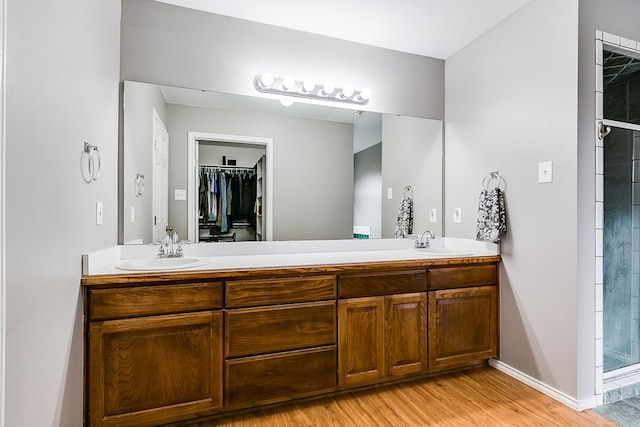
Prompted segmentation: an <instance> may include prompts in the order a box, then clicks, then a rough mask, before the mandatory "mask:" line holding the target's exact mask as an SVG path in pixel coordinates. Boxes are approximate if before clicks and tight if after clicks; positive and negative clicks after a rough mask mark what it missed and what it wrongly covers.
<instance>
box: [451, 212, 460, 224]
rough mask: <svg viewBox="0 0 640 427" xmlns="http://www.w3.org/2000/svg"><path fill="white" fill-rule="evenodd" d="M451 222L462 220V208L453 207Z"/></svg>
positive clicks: (457, 222) (458, 222)
mask: <svg viewBox="0 0 640 427" xmlns="http://www.w3.org/2000/svg"><path fill="white" fill-rule="evenodd" d="M453 222H454V224H460V223H461V222H462V208H455V209H453Z"/></svg>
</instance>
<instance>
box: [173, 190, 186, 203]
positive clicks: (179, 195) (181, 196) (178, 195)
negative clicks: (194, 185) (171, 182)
mask: <svg viewBox="0 0 640 427" xmlns="http://www.w3.org/2000/svg"><path fill="white" fill-rule="evenodd" d="M174 198H175V200H187V190H179V189H177V188H176V190H175V196H174Z"/></svg>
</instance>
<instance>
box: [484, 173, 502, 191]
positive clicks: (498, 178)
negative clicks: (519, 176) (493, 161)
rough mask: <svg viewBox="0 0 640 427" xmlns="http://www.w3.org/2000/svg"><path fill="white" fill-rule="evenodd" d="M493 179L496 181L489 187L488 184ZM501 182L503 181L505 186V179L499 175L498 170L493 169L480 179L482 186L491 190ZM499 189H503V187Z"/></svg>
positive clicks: (498, 186)
mask: <svg viewBox="0 0 640 427" xmlns="http://www.w3.org/2000/svg"><path fill="white" fill-rule="evenodd" d="M494 180H495V181H496V183H495V185H494V186H493V187H491V188H489V185H490V184H491V182H492V181H494ZM501 183H504V187H505V188H506V187H507V181H505V180H504V178H503V177H502V176H500V173H499V172H498V171H493V172H490V173H489V175H487V176H485V177H484V179H483V180H482V188H484V189H485V190H493V189H495V188H500V184H501ZM500 189H501V190H503V191H504V188H500Z"/></svg>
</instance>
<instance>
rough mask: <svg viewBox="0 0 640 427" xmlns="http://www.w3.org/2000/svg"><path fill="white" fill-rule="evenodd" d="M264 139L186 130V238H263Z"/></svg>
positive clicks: (266, 145) (266, 151)
mask: <svg viewBox="0 0 640 427" xmlns="http://www.w3.org/2000/svg"><path fill="white" fill-rule="evenodd" d="M270 144H271V140H270V139H267V138H255V137H243V136H236V135H220V134H204V133H197V134H196V133H190V134H189V163H190V164H191V165H190V170H191V171H192V173H190V176H193V179H190V180H189V183H188V184H189V185H188V193H189V197H188V200H189V209H188V222H189V226H188V234H189V240H191V241H193V242H240V241H255V240H269V238H268V235H267V231H268V228H269V227H268V224H267V210H266V206H267V203H268V200H267V198H268V197H267V196H268V193H269V192H268V189H267V183H268V182H269V178H268V174H267V173H266V171H267V161H268V154H269V151H270Z"/></svg>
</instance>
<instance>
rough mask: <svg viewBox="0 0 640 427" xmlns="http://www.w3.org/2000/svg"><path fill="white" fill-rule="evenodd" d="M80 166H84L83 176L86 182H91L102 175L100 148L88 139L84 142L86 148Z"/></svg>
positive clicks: (81, 156)
mask: <svg viewBox="0 0 640 427" xmlns="http://www.w3.org/2000/svg"><path fill="white" fill-rule="evenodd" d="M85 159H86V160H85ZM85 165H86V168H85ZM80 166H81V168H82V178H83V179H84V180H85V182H87V183H90V182H92V181H97V180H98V178H99V177H100V168H101V166H102V160H101V159H100V150H98V147H96V146H95V145H91V144H89V143H88V142H86V141H85V142H84V149H83V150H82V154H81V155H80ZM85 171H86V173H85Z"/></svg>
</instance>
